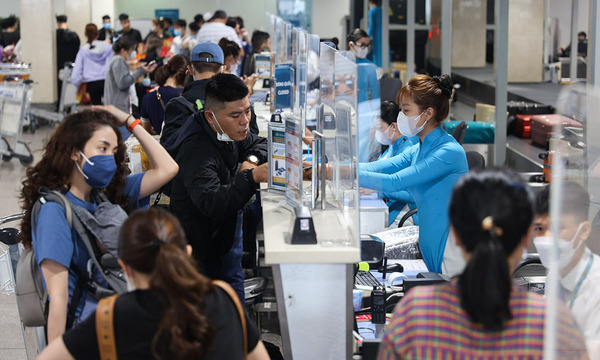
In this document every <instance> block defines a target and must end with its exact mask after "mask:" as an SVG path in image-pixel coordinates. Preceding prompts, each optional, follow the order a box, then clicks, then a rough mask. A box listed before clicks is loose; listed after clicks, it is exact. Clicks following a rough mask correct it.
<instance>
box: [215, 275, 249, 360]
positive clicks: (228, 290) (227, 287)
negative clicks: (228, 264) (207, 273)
mask: <svg viewBox="0 0 600 360" xmlns="http://www.w3.org/2000/svg"><path fill="white" fill-rule="evenodd" d="M212 284H213V285H214V286H218V287H220V288H221V289H223V290H225V292H226V293H227V295H229V298H230V299H231V301H233V303H234V304H235V307H236V308H237V311H238V315H239V316H240V322H241V323H242V334H243V336H244V360H246V358H247V357H248V333H247V329H246V315H245V312H244V308H243V307H242V303H241V301H240V298H239V297H238V295H237V293H236V292H235V290H233V288H232V287H231V285H229V284H228V283H226V282H225V281H223V280H213V281H212Z"/></svg>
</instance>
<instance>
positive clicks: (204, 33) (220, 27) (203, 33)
mask: <svg viewBox="0 0 600 360" xmlns="http://www.w3.org/2000/svg"><path fill="white" fill-rule="evenodd" d="M221 38H227V39H229V40H231V41H235V42H236V43H237V44H238V45H239V46H240V47H242V46H243V44H242V40H240V38H239V37H238V36H237V33H236V32H235V30H234V29H233V28H232V27H231V26H227V25H225V24H223V23H220V22H217V21H215V22H209V23H206V24H204V25H202V27H201V28H200V31H199V32H198V43H203V42H207V41H210V42H214V43H215V44H218V43H219V40H221Z"/></svg>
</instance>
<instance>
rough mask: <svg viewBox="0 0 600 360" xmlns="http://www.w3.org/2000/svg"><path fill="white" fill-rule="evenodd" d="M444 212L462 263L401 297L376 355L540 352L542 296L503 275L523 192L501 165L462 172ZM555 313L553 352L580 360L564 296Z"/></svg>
mask: <svg viewBox="0 0 600 360" xmlns="http://www.w3.org/2000/svg"><path fill="white" fill-rule="evenodd" d="M449 212H450V221H451V224H452V232H453V233H454V235H455V239H456V243H457V245H458V246H459V247H460V249H461V253H462V256H463V257H464V259H465V261H467V266H466V267H465V269H464V271H463V272H462V274H460V275H459V276H458V277H455V278H454V279H452V281H450V282H448V283H444V284H441V285H432V286H420V287H416V288H414V289H412V290H410V291H409V292H408V293H407V294H406V295H405V296H404V298H403V299H402V300H401V302H400V303H399V304H398V305H397V306H396V309H395V311H394V315H393V316H392V320H391V322H390V324H389V326H388V328H387V330H386V332H385V335H384V337H383V343H382V346H381V348H380V353H379V359H380V360H385V359H485V360H488V359H542V358H543V355H544V342H545V341H544V340H545V339H544V334H545V313H546V300H545V299H544V298H543V297H542V296H540V295H538V294H534V293H531V292H528V291H527V290H526V289H524V288H522V287H520V286H518V285H513V284H512V282H511V275H512V272H513V269H514V268H515V266H516V265H517V264H518V263H519V261H520V260H521V256H522V254H523V250H524V249H527V245H528V243H529V239H530V232H531V221H532V219H533V199H532V195H531V191H530V190H529V189H528V187H527V185H526V184H524V183H523V182H522V180H521V179H520V177H519V176H518V175H517V174H516V173H514V172H513V171H511V170H509V169H487V170H483V171H481V172H475V173H470V174H468V175H466V176H464V177H463V178H461V179H460V180H459V181H458V182H457V184H456V186H455V187H454V191H453V193H452V199H451V201H450V207H449ZM557 314H558V321H557V324H558V328H557V334H558V336H557V338H556V341H555V342H554V345H555V346H556V355H557V357H556V358H558V359H587V351H586V348H585V342H584V340H583V336H582V335H581V333H580V331H579V329H578V328H577V325H576V323H575V320H574V319H573V316H572V315H571V313H570V312H569V310H568V308H567V307H566V305H565V304H564V303H562V302H560V303H559V304H558V313H557Z"/></svg>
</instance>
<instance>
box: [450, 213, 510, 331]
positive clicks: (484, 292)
mask: <svg viewBox="0 0 600 360" xmlns="http://www.w3.org/2000/svg"><path fill="white" fill-rule="evenodd" d="M486 219H491V216H488V217H486V218H485V219H484V220H483V221H482V223H484V222H485V220H486ZM492 221H493V220H492ZM500 229H501V228H499V227H494V228H493V229H491V230H486V229H485V228H484V227H482V229H481V237H482V239H481V240H480V241H479V244H478V245H477V246H476V247H475V249H474V251H473V252H472V253H471V259H470V260H469V263H468V264H467V266H466V267H465V269H464V271H463V273H462V275H461V276H460V280H459V288H460V298H461V302H462V306H463V308H464V309H465V311H466V312H467V314H469V316H470V317H471V320H473V322H475V323H480V324H483V326H484V327H485V328H486V329H488V330H494V331H497V330H502V328H503V323H504V321H505V320H506V319H509V318H510V317H511V313H510V308H509V305H508V301H509V299H510V290H511V281H510V276H509V270H508V263H507V261H506V258H507V254H506V251H505V250H504V248H503V246H502V244H501V242H500V237H499V236H498V235H497V233H496V232H499V231H502V230H500ZM500 236H501V235H500ZM491 284H493V285H491ZM476 290H477V291H476Z"/></svg>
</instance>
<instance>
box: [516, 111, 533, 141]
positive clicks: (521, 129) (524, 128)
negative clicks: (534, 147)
mask: <svg viewBox="0 0 600 360" xmlns="http://www.w3.org/2000/svg"><path fill="white" fill-rule="evenodd" d="M515 134H516V135H517V136H518V137H520V138H522V139H529V138H530V137H531V115H525V114H517V115H515Z"/></svg>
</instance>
